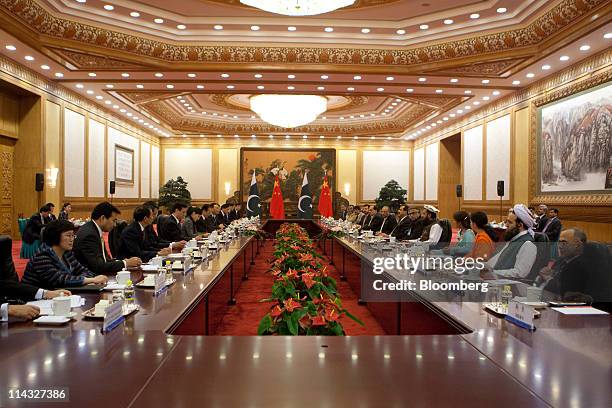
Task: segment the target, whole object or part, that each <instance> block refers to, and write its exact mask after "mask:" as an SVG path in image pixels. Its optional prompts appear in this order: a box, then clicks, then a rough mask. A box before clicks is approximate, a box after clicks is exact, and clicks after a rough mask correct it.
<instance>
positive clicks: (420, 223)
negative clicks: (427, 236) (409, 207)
mask: <svg viewBox="0 0 612 408" xmlns="http://www.w3.org/2000/svg"><path fill="white" fill-rule="evenodd" d="M424 229H425V220H423V219H421V218H419V219H418V220H416V221H415V222H413V223H412V224H411V225H410V228H409V229H408V231H407V232H406V233H407V235H408V236H407V237H406V238H404V239H407V240H408V239H419V238H421V235H423V230H424Z"/></svg>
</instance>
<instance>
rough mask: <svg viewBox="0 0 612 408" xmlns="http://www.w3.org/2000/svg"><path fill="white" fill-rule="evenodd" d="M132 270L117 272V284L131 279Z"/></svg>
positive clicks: (125, 282) (123, 283)
mask: <svg viewBox="0 0 612 408" xmlns="http://www.w3.org/2000/svg"><path fill="white" fill-rule="evenodd" d="M130 276H131V274H130V271H119V272H117V284H119V285H125V284H127V281H129V280H130Z"/></svg>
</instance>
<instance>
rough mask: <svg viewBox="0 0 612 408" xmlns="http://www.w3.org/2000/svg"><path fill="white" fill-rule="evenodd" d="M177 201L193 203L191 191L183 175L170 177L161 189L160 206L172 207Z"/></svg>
mask: <svg viewBox="0 0 612 408" xmlns="http://www.w3.org/2000/svg"><path fill="white" fill-rule="evenodd" d="M175 203H182V204H185V205H187V206H189V205H191V193H190V192H189V190H187V182H186V181H185V180H183V178H182V177H180V176H179V177H177V178H176V180H174V179H170V180H168V181H167V182H166V184H164V185H163V186H162V187H161V188H160V189H159V206H160V207H166V208H167V209H170V208H172V206H173V205H174V204H175Z"/></svg>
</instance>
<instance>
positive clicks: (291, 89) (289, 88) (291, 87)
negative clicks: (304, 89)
mask: <svg viewBox="0 0 612 408" xmlns="http://www.w3.org/2000/svg"><path fill="white" fill-rule="evenodd" d="M287 89H288V90H290V91H293V90H294V89H295V86H292V85H289V86H288V87H287Z"/></svg>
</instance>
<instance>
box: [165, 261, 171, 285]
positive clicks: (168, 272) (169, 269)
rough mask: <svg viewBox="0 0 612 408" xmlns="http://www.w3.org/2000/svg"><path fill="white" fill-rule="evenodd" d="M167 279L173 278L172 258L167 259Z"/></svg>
mask: <svg viewBox="0 0 612 408" xmlns="http://www.w3.org/2000/svg"><path fill="white" fill-rule="evenodd" d="M166 280H167V281H170V280H172V262H171V261H170V260H166Z"/></svg>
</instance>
